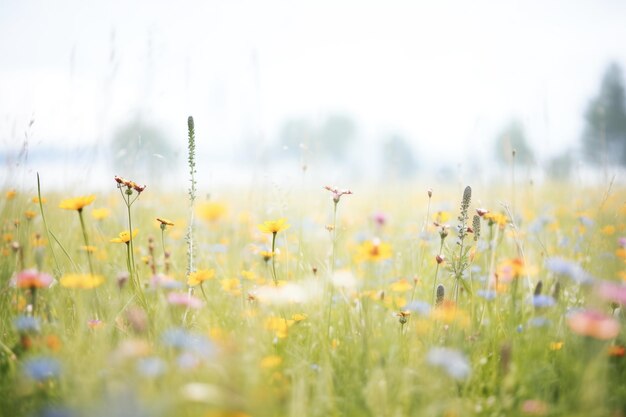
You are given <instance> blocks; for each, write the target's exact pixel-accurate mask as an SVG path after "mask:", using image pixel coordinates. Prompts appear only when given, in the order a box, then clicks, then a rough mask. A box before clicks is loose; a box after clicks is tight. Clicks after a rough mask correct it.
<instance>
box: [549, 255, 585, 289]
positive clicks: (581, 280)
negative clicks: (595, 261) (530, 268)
mask: <svg viewBox="0 0 626 417" xmlns="http://www.w3.org/2000/svg"><path fill="white" fill-rule="evenodd" d="M545 266H546V269H547V270H548V271H550V272H553V273H555V274H557V275H565V276H566V277H568V278H570V279H571V280H572V281H574V282H576V283H578V284H589V283H591V282H592V281H593V280H594V279H593V277H592V276H591V275H590V274H589V273H587V272H586V271H585V270H584V269H583V268H582V267H581V266H580V265H579V264H577V263H576V262H573V261H570V260H567V259H564V258H560V257H552V258H548V259H546V262H545Z"/></svg>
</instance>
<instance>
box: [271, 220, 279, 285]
mask: <svg viewBox="0 0 626 417" xmlns="http://www.w3.org/2000/svg"><path fill="white" fill-rule="evenodd" d="M275 249H276V232H274V233H272V278H273V279H274V285H275V286H278V278H277V277H276V253H275Z"/></svg>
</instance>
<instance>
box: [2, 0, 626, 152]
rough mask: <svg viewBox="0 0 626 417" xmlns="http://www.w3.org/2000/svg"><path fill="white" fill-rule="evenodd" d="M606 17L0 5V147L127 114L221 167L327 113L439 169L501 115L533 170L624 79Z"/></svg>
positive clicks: (562, 1) (57, 136)
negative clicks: (519, 128) (612, 71)
mask: <svg viewBox="0 0 626 417" xmlns="http://www.w3.org/2000/svg"><path fill="white" fill-rule="evenodd" d="M624 22H626V2H623V1H618V0H615V1H610V0H605V1H571V0H559V1H471V2H462V1H428V2H427V1H363V0H359V1H338V0H332V1H330V0H329V1H322V0H315V1H293V0H291V1H232V0H229V1H176V2H173V1H172V2H160V1H154V0H151V1H128V0H125V1H117V0H107V1H94V0H89V1H88V0H76V1H67V0H55V1H48V0H40V1H24V0H0V140H1V142H0V143H1V144H2V147H3V148H5V149H7V148H9V147H12V148H14V147H15V146H16V144H19V139H21V138H22V137H23V134H24V133H23V132H24V131H25V130H26V126H27V124H28V121H29V120H30V118H31V117H34V119H35V121H36V122H35V125H34V126H33V129H32V130H33V132H31V134H32V135H33V138H34V139H33V144H32V146H33V147H37V146H47V145H50V144H59V143H61V142H63V144H66V145H67V146H71V145H75V144H85V143H91V142H95V141H97V140H108V138H109V137H110V135H111V132H113V131H114V130H115V129H116V127H117V126H119V125H120V124H121V123H123V122H125V121H127V120H128V119H130V118H131V117H132V116H133V115H135V114H136V112H137V111H138V109H143V114H144V116H145V117H146V118H149V119H151V120H153V121H154V122H155V123H157V124H158V125H159V126H161V127H162V128H163V129H165V131H166V132H167V133H168V136H169V137H170V138H171V139H172V141H174V140H179V143H181V144H182V143H183V142H182V141H183V140H184V138H185V131H186V118H187V116H188V115H189V114H193V115H194V116H195V118H196V125H197V130H198V134H199V135H201V136H202V137H204V138H208V139H210V143H211V144H210V146H211V150H212V151H214V153H215V154H221V155H224V156H227V157H228V156H229V155H230V156H232V155H233V154H234V153H235V152H236V151H237V150H238V149H240V145H238V144H240V143H241V141H242V139H243V138H248V139H250V138H258V139H259V140H261V141H264V143H266V144H270V143H272V142H274V141H275V138H276V134H277V132H278V130H279V128H280V126H281V124H282V123H283V122H284V120H285V119H287V118H289V117H300V116H303V117H308V118H310V119H311V120H314V121H316V120H322V119H323V117H324V116H325V115H327V114H329V113H332V112H342V113H346V114H349V115H351V116H353V117H354V118H355V120H356V121H357V122H358V124H359V127H360V136H361V137H362V140H364V141H367V143H373V142H374V141H375V140H376V139H377V138H379V137H381V136H382V135H385V134H388V133H390V132H400V133H402V134H404V135H406V136H407V137H408V138H410V139H411V140H412V141H413V142H414V145H415V149H416V151H418V152H419V153H420V156H421V158H422V159H423V160H433V159H437V160H443V159H447V160H449V161H452V162H453V163H456V162H459V161H460V160H462V159H463V157H464V155H465V154H467V153H468V152H484V153H487V154H488V155H489V156H491V154H492V145H491V143H492V142H493V139H494V135H495V134H496V133H497V131H498V130H500V129H501V127H502V126H503V125H504V124H506V123H507V121H508V120H510V119H511V118H513V117H517V118H519V119H520V120H522V121H523V122H524V124H525V127H526V129H527V132H528V136H529V140H530V141H531V143H532V144H533V145H534V146H535V147H536V148H537V149H538V152H539V157H540V158H545V157H548V156H550V155H553V154H555V153H556V152H558V151H559V150H560V149H562V148H563V147H565V146H576V145H577V141H578V138H579V136H580V132H581V129H582V126H583V124H582V122H583V120H582V113H583V111H584V109H585V106H586V104H587V102H588V100H589V99H590V98H591V97H592V96H593V95H595V94H596V92H597V90H598V87H599V82H600V77H601V75H602V73H603V71H604V69H605V67H606V65H607V63H608V62H609V61H611V60H613V61H617V62H619V63H620V64H621V65H622V66H623V67H626V47H625V44H624V40H625V39H626V24H624ZM16 138H17V139H18V140H16ZM200 146H201V147H202V146H209V145H208V144H205V143H204V142H203V143H201V144H200ZM201 151H202V150H201ZM205 151H206V149H205Z"/></svg>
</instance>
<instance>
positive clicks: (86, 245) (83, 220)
mask: <svg viewBox="0 0 626 417" xmlns="http://www.w3.org/2000/svg"><path fill="white" fill-rule="evenodd" d="M78 218H79V219H80V228H81V229H82V231H83V240H84V241H85V252H86V253H87V262H89V273H90V274H91V275H93V274H94V272H93V263H92V262H91V251H90V250H91V249H90V247H89V237H88V236H87V229H86V228H85V219H84V218H83V209H79V210H78Z"/></svg>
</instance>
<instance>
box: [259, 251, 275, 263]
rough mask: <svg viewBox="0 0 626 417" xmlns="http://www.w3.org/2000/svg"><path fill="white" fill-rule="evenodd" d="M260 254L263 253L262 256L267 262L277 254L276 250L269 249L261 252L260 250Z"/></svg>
mask: <svg viewBox="0 0 626 417" xmlns="http://www.w3.org/2000/svg"><path fill="white" fill-rule="evenodd" d="M259 254H260V255H261V258H263V260H264V261H265V262H268V261H269V260H270V259H272V257H273V256H274V255H275V253H274V252H272V251H269V250H262V251H261V252H259Z"/></svg>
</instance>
